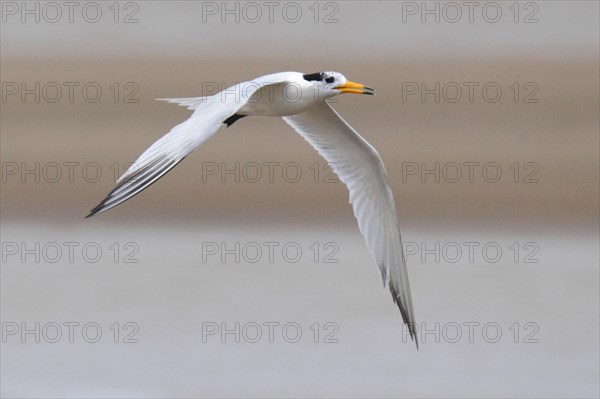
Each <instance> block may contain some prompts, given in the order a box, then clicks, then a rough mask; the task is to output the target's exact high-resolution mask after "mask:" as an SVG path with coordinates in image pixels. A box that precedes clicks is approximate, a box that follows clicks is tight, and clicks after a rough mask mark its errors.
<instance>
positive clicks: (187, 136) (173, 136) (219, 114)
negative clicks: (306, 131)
mask: <svg viewBox="0 0 600 399" xmlns="http://www.w3.org/2000/svg"><path fill="white" fill-rule="evenodd" d="M289 78H290V74H289V73H279V74H273V75H267V76H263V77H261V78H258V79H256V80H254V81H249V82H243V83H238V84H236V85H234V86H232V87H230V88H228V89H227V90H226V94H227V95H221V93H217V94H215V95H213V96H211V97H206V98H204V99H203V101H200V99H198V101H197V102H196V103H194V104H192V102H189V101H187V102H186V101H179V100H181V99H174V100H173V101H174V102H179V103H184V102H185V105H188V106H195V107H196V108H195V111H194V113H193V114H192V115H191V116H190V118H189V119H188V120H186V121H185V122H183V123H180V124H179V125H177V126H175V127H174V128H173V129H171V131H170V132H169V133H167V134H166V135H164V136H163V137H161V138H160V139H159V140H157V141H156V142H155V143H154V144H152V145H151V146H150V148H148V149H147V150H146V151H144V153H142V155H140V157H139V158H138V159H137V160H136V161H135V162H134V163H133V165H131V167H130V168H129V169H127V171H126V172H125V173H124V174H123V175H122V176H121V177H120V178H119V180H117V186H116V187H115V188H114V189H113V190H112V191H111V192H110V193H109V194H108V195H107V196H106V198H104V199H103V200H102V202H100V204H98V206H96V207H95V208H94V209H92V210H91V211H90V213H89V214H88V215H87V216H86V217H90V216H93V215H95V214H97V213H100V212H104V211H106V210H108V209H110V208H112V207H115V206H117V205H119V204H120V203H122V202H124V201H127V200H128V199H129V198H131V197H133V196H134V195H136V194H138V193H139V192H141V191H142V190H144V189H145V188H147V187H149V186H150V185H151V184H152V183H154V182H155V181H157V180H158V179H160V178H161V177H162V176H164V175H165V174H166V173H167V172H168V171H169V170H171V169H173V167H175V165H177V164H178V163H179V162H181V161H182V160H183V158H185V157H186V156H187V155H188V154H189V153H191V152H192V151H193V150H195V149H196V148H198V147H199V146H200V145H201V144H202V143H204V142H205V141H206V140H208V139H209V138H210V137H211V136H212V135H213V134H215V132H216V131H217V130H219V128H220V127H221V126H222V124H223V123H224V122H225V120H227V118H230V117H231V116H233V115H234V114H235V113H236V112H237V111H238V110H239V109H240V108H242V107H243V106H244V105H245V104H246V103H247V102H248V100H249V99H250V98H251V97H252V95H253V94H254V93H255V92H256V91H258V90H260V89H261V88H263V87H265V86H268V85H271V84H278V83H282V82H285V81H287V80H288V79H289Z"/></svg>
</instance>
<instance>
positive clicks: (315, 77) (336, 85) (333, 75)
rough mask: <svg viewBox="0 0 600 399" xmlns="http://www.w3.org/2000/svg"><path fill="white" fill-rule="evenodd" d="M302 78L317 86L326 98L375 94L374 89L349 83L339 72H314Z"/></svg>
mask: <svg viewBox="0 0 600 399" xmlns="http://www.w3.org/2000/svg"><path fill="white" fill-rule="evenodd" d="M302 77H303V78H304V80H306V81H308V82H311V83H313V84H315V85H317V87H318V89H319V92H321V93H323V94H325V96H326V97H333V96H335V95H337V94H342V93H354V94H370V95H373V94H375V89H372V88H370V87H367V86H365V85H363V84H360V83H354V82H351V81H349V80H348V79H346V77H345V76H344V75H342V74H341V73H339V72H334V71H327V72H315V73H308V74H305V75H302Z"/></svg>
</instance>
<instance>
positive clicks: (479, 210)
mask: <svg viewBox="0 0 600 399" xmlns="http://www.w3.org/2000/svg"><path fill="white" fill-rule="evenodd" d="M13 3H14V4H13ZM15 4H16V5H15ZM27 4H28V6H29V7H31V9H33V10H36V8H35V7H39V22H36V21H35V15H27V14H25V16H24V18H25V20H24V22H23V20H22V17H23V10H22V9H21V8H20V7H21V5H20V3H15V2H2V12H3V14H2V18H3V20H2V25H1V32H0V33H1V41H0V44H1V52H2V57H1V60H0V62H1V81H2V102H1V104H0V105H1V118H0V129H1V148H0V156H1V159H2V183H1V184H2V185H1V193H0V199H1V208H0V210H1V216H2V225H1V233H2V269H1V321H2V342H1V345H2V351H1V354H0V361H1V375H2V385H1V394H2V397H161V396H173V397H281V396H285V397H315V396H319V397H597V396H598V394H599V380H598V373H599V371H600V370H599V368H598V367H599V366H598V364H599V350H600V347H599V341H598V336H599V333H600V331H599V321H600V320H599V316H598V315H599V310H600V309H599V300H600V298H599V269H598V262H599V247H598V245H599V244H598V239H599V237H598V224H599V214H598V209H599V167H600V164H599V154H598V152H599V145H600V143H599V128H600V126H599V105H600V103H599V94H598V93H599V90H598V87H599V76H598V70H599V69H598V68H599V61H598V41H599V39H598V26H599V25H598V23H599V22H598V4H597V3H595V2H583V1H581V2H577V1H575V2H566V1H564V2H563V1H556V2H554V1H553V2H519V3H517V5H518V7H517V8H516V9H515V6H514V5H513V3H512V2H510V3H509V2H506V3H505V2H481V3H478V4H479V5H478V6H477V8H476V9H475V11H474V14H473V22H471V21H469V17H468V15H469V14H468V10H467V8H466V6H465V5H464V4H463V3H456V4H459V7H461V8H460V10H461V12H462V17H461V18H459V19H457V20H456V21H455V22H451V20H453V19H454V18H456V14H454V13H453V12H454V11H455V9H452V8H449V7H452V6H448V5H447V4H448V3H445V2H427V3H426V4H427V7H430V9H433V10H434V13H435V12H436V11H435V10H439V12H438V14H439V15H438V16H439V22H436V20H435V14H432V15H429V16H428V14H425V16H424V18H425V20H424V22H423V20H422V18H423V15H422V14H421V12H422V10H421V9H420V8H419V7H421V5H420V4H421V3H420V2H416V3H415V2H377V1H376V2H361V1H357V2H354V1H352V2H350V1H347V2H346V1H342V2H321V3H317V6H314V5H313V3H308V2H306V3H304V2H298V3H294V4H297V6H296V5H290V4H291V3H289V2H282V3H279V2H277V4H278V8H275V11H274V14H273V21H272V22H271V21H269V18H268V17H267V16H268V9H267V8H266V6H265V5H264V4H262V3H260V2H259V3H256V4H258V7H259V8H258V9H260V10H261V13H262V14H261V17H260V18H258V17H257V14H253V13H252V12H253V9H251V8H248V6H247V5H245V3H237V2H228V3H227V7H230V8H229V9H230V10H234V11H232V12H233V13H234V14H231V15H229V14H226V13H225V14H223V10H222V9H221V7H223V5H222V3H220V2H199V1H198V2H195V1H186V2H170V3H169V4H167V2H161V1H146V2H144V1H141V2H121V3H118V7H117V8H116V9H115V8H114V7H113V8H109V7H110V6H111V5H110V4H108V3H98V4H99V5H98V7H99V9H100V10H101V16H100V17H99V19H98V21H97V22H90V21H91V20H93V19H94V18H95V17H94V18H92V17H93V14H92V11H94V10H95V8H94V9H91V8H90V9H87V8H86V10H87V11H86V14H82V13H81V12H82V10H83V9H84V8H85V7H88V8H89V7H95V6H86V5H85V4H86V3H78V4H79V6H80V7H78V8H76V9H75V11H74V14H73V18H74V20H73V22H70V21H69V20H68V12H67V11H66V10H65V9H62V14H61V15H62V16H61V18H60V19H57V21H56V22H51V21H50V20H52V19H54V18H58V17H56V15H57V14H53V10H52V9H49V8H44V6H43V4H42V3H40V2H28V3H27ZM36 4H37V6H36ZM236 4H237V6H236ZM490 4H492V5H490ZM511 5H512V6H513V8H510V7H511ZM13 6H14V7H17V8H16V9H15V8H13ZM214 7H216V8H214ZM236 7H237V8H236ZM286 7H287V8H286ZM298 7H299V9H300V10H301V13H302V14H301V16H300V17H299V19H298V20H297V21H296V22H292V21H294V20H295V18H298V17H297V14H292V11H294V10H296V9H297V8H298ZM310 7H313V8H310ZM315 7H316V9H317V10H318V15H316V14H315ZM414 7H417V8H416V9H415V8H414ZM436 7H437V8H436ZM283 9H285V10H287V11H286V14H282V13H281V12H280V11H281V10H283ZM483 9H485V10H486V14H482V10H483ZM496 9H500V10H501V17H500V18H499V20H498V21H497V22H491V21H492V20H494V18H495V17H494V15H496V14H493V13H492V12H493V11H494V10H496ZM117 10H118V12H117ZM236 10H237V11H236ZM517 10H518V11H517ZM34 12H36V11H34ZM116 12H117V14H118V15H116V14H115V13H116ZM236 12H237V16H238V17H239V21H236V20H235V16H236V14H235V13H236ZM88 13H89V14H88ZM515 13H517V14H518V15H516V14H515ZM94 15H95V14H94ZM228 15H229V16H228ZM86 18H87V19H86ZM222 18H225V20H224V22H223V20H222ZM255 18H258V19H257V20H256V21H255V22H252V21H254V19H255ZM136 19H137V22H132V21H133V20H136ZM88 20H90V21H88ZM115 20H116V21H117V22H115ZM126 20H127V21H129V23H125V21H126ZM326 20H327V21H328V22H327V23H326V22H325V21H326ZM333 20H337V22H332V21H333ZM535 20H537V22H535ZM315 21H316V22H315ZM515 21H517V22H515ZM525 21H527V22H525ZM284 70H297V71H302V72H315V71H319V70H337V71H340V72H343V73H344V74H345V75H346V76H347V77H348V78H349V79H351V80H353V81H358V82H361V83H365V84H368V85H369V86H372V87H375V88H376V89H377V95H376V96H374V97H370V96H369V97H368V96H349V95H348V96H341V97H339V98H338V99H336V100H337V102H336V103H335V104H334V107H335V108H336V110H338V111H339V112H340V113H341V114H342V115H343V116H344V117H345V118H346V120H347V121H348V122H349V123H350V124H351V125H352V126H354V127H355V128H356V129H357V130H358V131H359V132H361V134H363V136H364V137H365V138H366V139H367V140H369V142H371V143H372V144H373V145H374V146H375V147H376V148H377V149H378V150H379V152H380V154H381V156H382V158H383V160H384V163H385V165H386V167H387V170H388V174H389V177H390V184H391V186H392V190H393V192H394V195H395V198H396V205H397V211H398V215H399V219H400V226H401V229H402V234H403V238H404V242H405V249H406V252H407V261H408V268H409V274H410V277H411V287H412V293H413V301H414V304H415V314H416V317H417V319H418V323H419V327H420V333H419V343H420V350H419V351H417V350H416V349H415V347H414V344H413V343H411V342H410V340H408V339H407V337H406V334H405V331H403V327H402V323H401V318H400V315H399V313H398V311H397V309H396V308H395V306H394V305H393V303H392V301H391V299H390V298H389V293H388V292H387V290H383V289H381V282H380V279H379V276H378V272H377V270H376V267H375V265H374V264H373V262H372V260H371V257H370V255H369V253H368V251H367V249H366V246H365V245H364V242H363V240H362V237H361V236H360V233H359V232H358V229H357V227H356V223H355V220H354V218H353V215H352V209H351V207H350V205H349V204H348V203H347V200H348V195H347V191H346V189H345V187H344V186H343V185H342V184H341V183H339V182H336V179H335V178H334V177H333V176H332V175H331V170H330V169H329V168H328V167H327V165H326V164H325V162H324V161H323V160H321V159H320V158H319V156H318V155H317V154H316V153H315V152H314V151H313V150H312V148H310V146H309V145H308V144H307V143H305V142H304V140H302V138H300V137H299V136H298V135H297V134H296V133H295V132H293V131H292V130H291V129H290V128H289V127H288V126H287V124H285V123H284V122H283V121H281V120H279V119H276V118H259V117H256V118H246V119H242V120H240V121H238V122H236V124H235V125H233V126H232V127H230V128H227V129H222V130H220V131H219V132H218V133H217V134H216V135H215V136H214V137H213V138H212V139H211V140H210V141H209V142H207V143H206V144H205V145H203V146H202V147H201V148H200V149H198V150H197V151H196V152H195V153H193V154H192V155H190V156H189V157H188V158H187V159H186V160H185V161H184V162H182V163H181V165H179V166H178V167H177V168H175V169H174V170H173V171H172V172H170V173H169V174H168V175H167V176H165V177H164V178H163V179H161V180H160V182H158V183H157V184H155V185H153V186H152V187H151V188H149V189H148V190H146V191H145V192H143V193H142V194H140V195H138V196H137V197H135V198H134V199H132V200H130V201H128V202H126V203H125V204H123V205H121V206H119V207H117V208H115V209H113V210H111V211H110V212H108V213H106V214H103V215H100V216H98V217H95V218H92V219H84V216H85V215H86V214H87V212H88V211H89V209H91V208H92V207H93V206H95V205H96V204H97V203H98V202H99V201H100V200H101V199H102V198H103V196H104V195H106V194H107V193H108V192H109V191H110V189H111V188H112V187H113V185H114V181H115V178H116V177H117V176H118V175H119V174H120V173H121V172H122V171H123V170H124V168H125V167H126V165H127V163H128V162H131V161H134V160H135V158H136V157H137V156H138V155H139V154H140V153H141V152H142V151H143V150H144V149H145V148H146V147H147V146H149V145H150V144H151V143H152V142H153V141H154V140H156V139H158V138H159V137H161V136H162V135H163V134H164V133H166V132H167V131H168V130H169V129H170V128H171V127H172V126H174V125H176V124H177V123H179V122H181V121H183V120H184V119H185V118H187V116H188V115H189V114H190V111H188V110H186V109H184V108H182V107H177V106H176V105H171V104H165V103H162V102H158V101H154V99H155V98H162V97H193V96H200V95H202V94H210V90H211V89H212V88H214V87H215V85H216V86H220V85H221V84H227V85H231V84H233V83H235V82H238V81H242V80H248V79H252V78H253V77H256V76H261V75H264V74H267V73H271V72H277V71H284ZM436 85H437V86H436ZM436 87H439V89H437V88H436ZM457 88H459V89H460V93H461V96H460V97H457V96H458V94H457V93H458V92H457ZM469 88H472V90H473V91H472V92H471V93H470V92H469V90H470V89H469ZM484 88H485V89H484ZM498 88H499V89H500V91H497V89H498ZM415 90H416V92H415ZM423 90H429V92H428V93H429V94H425V95H424V96H422V95H423V92H422V91H423ZM500 93H501V94H500ZM436 97H439V98H436ZM36 323H37V324H36ZM37 341H39V342H37Z"/></svg>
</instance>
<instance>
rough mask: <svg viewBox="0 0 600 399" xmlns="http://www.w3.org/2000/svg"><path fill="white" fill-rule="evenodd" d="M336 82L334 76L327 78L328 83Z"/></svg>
mask: <svg viewBox="0 0 600 399" xmlns="http://www.w3.org/2000/svg"><path fill="white" fill-rule="evenodd" d="M334 80H335V78H334V77H333V76H329V77H326V78H325V82H326V83H333V81H334Z"/></svg>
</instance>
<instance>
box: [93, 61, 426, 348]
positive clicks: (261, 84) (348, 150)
mask: <svg viewBox="0 0 600 399" xmlns="http://www.w3.org/2000/svg"><path fill="white" fill-rule="evenodd" d="M341 93H357V94H374V90H373V89H371V88H370V87H366V86H364V85H362V84H359V83H353V82H350V81H348V80H347V79H346V77H345V76H344V75H342V74H341V73H339V72H331V71H329V72H317V73H311V74H302V73H300V72H281V73H275V74H272V75H265V76H262V77H260V78H257V79H254V80H252V81H248V82H243V83H238V84H236V85H234V86H232V87H230V88H228V89H226V90H224V91H222V92H220V93H217V94H215V95H213V96H209V97H194V98H167V99H160V100H163V101H168V102H171V103H176V104H179V105H182V106H186V107H187V108H188V109H191V110H194V112H193V113H192V115H191V116H190V118H189V119H187V120H186V121H185V122H183V123H180V124H179V125H177V126H175V127H174V128H172V129H171V131H170V132H169V133H167V134H166V135H164V136H163V137H162V138H160V139H159V140H157V141H156V142H155V143H154V144H152V145H151V146H150V148H148V149H147V150H146V151H144V153H143V154H142V155H141V156H140V157H139V158H138V159H137V160H136V161H135V162H134V164H133V165H132V166H131V167H130V168H129V169H128V170H127V171H126V172H125V173H124V174H123V175H122V176H121V177H120V178H119V180H118V181H117V186H116V187H115V188H114V189H113V190H112V191H111V192H110V193H109V194H108V195H107V196H106V198H104V199H103V200H102V202H100V204H99V205H98V206H96V207H95V208H94V209H92V210H91V211H90V213H89V215H87V216H86V217H90V216H93V215H95V214H97V213H100V212H104V211H106V210H108V209H110V208H112V207H114V206H117V205H119V204H120V203H122V202H124V201H126V200H128V199H130V198H131V197H133V196H134V195H136V194H138V193H139V192H141V191H142V190H144V189H145V188H147V187H148V186H150V185H151V184H152V183H154V182H155V181H157V180H158V179H160V178H161V177H162V176H163V175H165V174H166V173H167V172H168V171H169V170H171V169H172V168H173V167H175V165H177V164H178V163H179V162H181V161H182V160H183V159H184V158H185V157H186V156H187V155H188V154H189V153H191V152H192V151H193V150H195V149H196V148H198V147H199V146H200V145H201V144H202V143H204V142H205V141H206V140H208V139H209V138H210V137H211V136H212V135H213V134H215V132H216V131H217V130H219V128H220V127H221V126H223V125H227V126H228V127H229V126H231V125H232V124H233V123H234V122H235V121H237V120H238V119H240V118H243V117H245V116H250V115H266V116H280V117H282V118H283V120H284V121H285V122H287V124H289V125H290V126H291V127H292V128H294V129H295V130H296V132H298V133H299V134H300V135H301V136H302V137H304V139H305V140H306V141H308V142H309V144H310V145H312V146H313V148H314V149H315V150H317V152H318V153H319V154H320V155H321V156H322V157H323V158H325V160H326V161H327V162H328V163H329V164H330V165H334V166H335V168H334V169H335V172H336V173H337V175H338V176H339V178H340V180H341V181H342V182H343V183H344V184H345V185H346V186H347V187H348V191H349V193H350V203H351V204H352V207H353V210H354V215H355V216H356V219H357V221H358V227H359V228H360V231H361V233H362V234H363V236H364V239H365V241H366V244H367V247H368V249H369V251H370V252H371V254H372V256H373V258H374V260H375V263H376V264H377V266H378V267H379V270H380V272H381V277H382V280H383V284H384V287H385V286H386V285H387V286H389V289H390V291H391V293H392V297H393V299H394V302H395V303H396V304H397V305H398V308H399V309H400V313H401V314H402V319H403V320H404V323H406V325H407V326H408V330H409V332H410V335H411V338H412V339H413V340H415V343H416V344H417V347H418V342H417V340H416V332H415V317H414V312H413V305H412V299H411V294H410V287H409V282H408V274H407V271H406V262H405V259H404V252H403V249H402V241H401V238H400V228H399V226H398V220H397V216H396V207H395V204H394V197H393V195H392V190H391V189H390V185H389V182H388V177H387V173H386V171H385V167H384V166H383V162H382V160H381V157H380V156H379V154H378V153H377V151H376V150H375V148H373V146H371V144H369V143H368V142H367V141H366V140H365V139H364V138H362V136H360V135H359V134H358V133H357V132H356V131H355V130H354V129H353V128H352V127H351V126H350V125H349V124H348V123H346V121H344V120H343V119H342V117H340V115H339V114H338V113H337V112H335V110H334V109H333V108H331V106H330V105H329V104H328V103H327V101H326V100H327V99H329V98H332V97H333V96H336V95H338V94H341Z"/></svg>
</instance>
